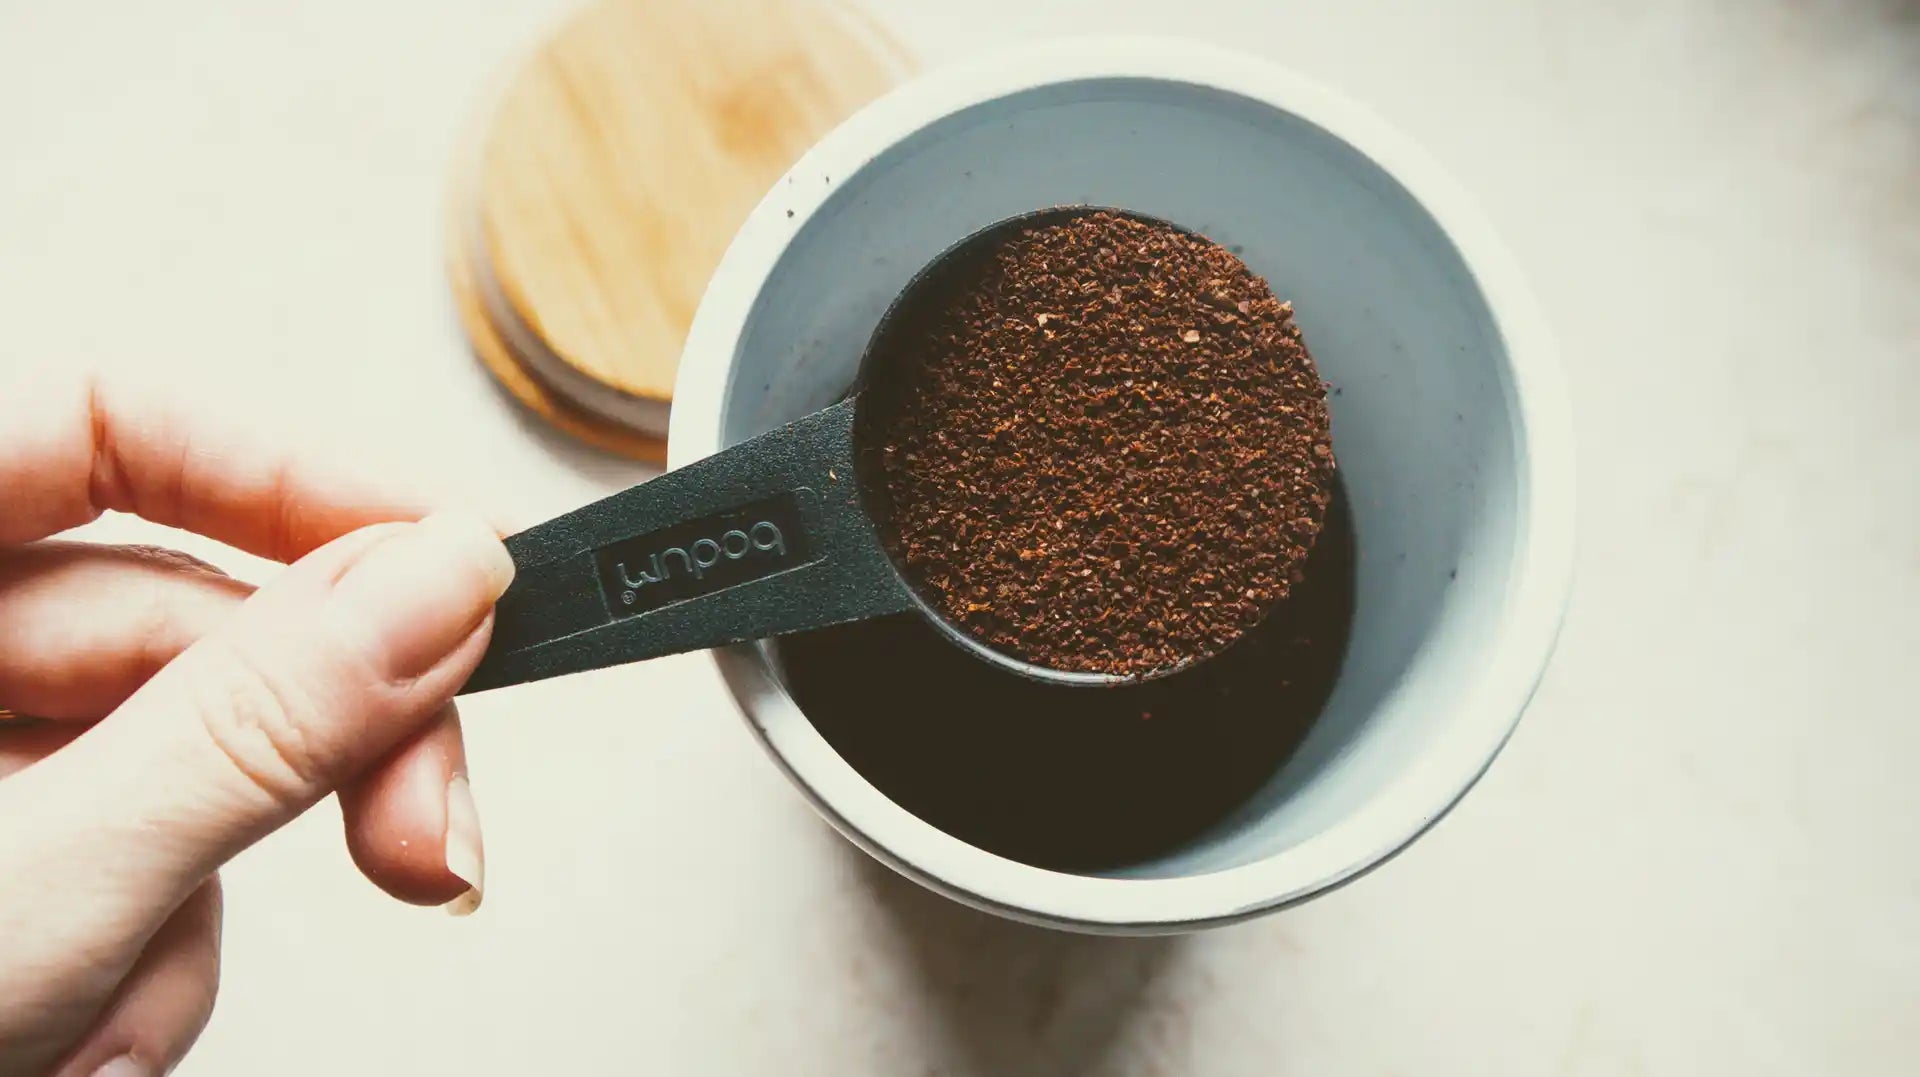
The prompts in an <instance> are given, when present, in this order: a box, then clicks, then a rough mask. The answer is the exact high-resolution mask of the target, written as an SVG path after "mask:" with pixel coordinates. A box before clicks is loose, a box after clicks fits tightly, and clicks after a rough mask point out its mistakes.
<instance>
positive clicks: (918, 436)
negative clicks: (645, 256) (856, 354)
mask: <svg viewBox="0 0 1920 1077" xmlns="http://www.w3.org/2000/svg"><path fill="white" fill-rule="evenodd" d="M936 274H937V276H936V277H935V278H933V279H931V280H929V281H927V282H926V284H925V285H924V286H923V287H921V288H919V289H916V291H915V292H914V294H913V295H912V296H910V297H909V298H908V300H907V301H906V304H907V305H906V306H905V307H904V308H903V309H902V310H900V311H899V312H897V314H896V316H895V318H894V319H893V321H892V322H891V323H890V324H889V328H888V330H887V332H886V333H885V334H884V335H883V337H882V339H880V340H878V341H876V342H875V347H876V350H877V351H876V354H875V355H874V357H873V365H872V369H873V371H874V374H873V376H872V381H871V383H870V384H869V385H868V386H867V388H866V393H867V394H868V395H867V396H866V397H865V398H864V400H863V403H862V406H861V429H860V433H859V438H860V445H861V453H860V457H859V459H860V466H861V467H862V469H863V472H864V474H863V476H862V487H863V489H865V490H866V491H868V498H869V508H870V509H871V511H872V512H873V513H874V516H875V518H876V519H877V520H878V521H879V522H880V526H881V530H882V533H883V536H884V537H885V539H886V540H887V542H888V543H889V545H890V547H891V549H892V550H893V553H894V556H895V557H896V558H897V559H898V560H899V561H900V563H901V565H902V567H903V568H904V569H905V570H906V573H907V575H908V577H909V578H910V579H911V580H912V581H913V582H914V584H915V586H916V587H917V588H918V589H919V590H920V591H921V594H922V596H923V597H924V598H925V599H926V600H927V601H928V602H929V604H930V605H932V606H933V607H934V608H935V609H937V610H938V611H939V612H940V613H942V614H943V615H944V616H945V617H946V618H947V619H948V620H949V621H951V622H952V623H954V624H956V625H959V626H961V627H962V628H963V629H964V630H966V631H968V632H970V633H972V634H973V635H974V636H975V637H976V638H978V639H980V640H982V641H984V642H986V643H988V644H989V645H991V646H993V647H995V648H996V649H998V650H1000V651H1002V652H1003V653H1007V654H1010V655H1013V656H1015V657H1018V658H1022V659H1024V660H1026V661H1029V662H1032V663H1034V664H1037V665H1041V666H1047V667H1050V668H1053V669H1060V670H1074V671H1089V672H1101V673H1114V674H1141V673H1149V672H1154V671H1158V670H1164V669H1166V668H1168V667H1173V666H1179V665H1182V664H1184V663H1186V662H1189V661H1194V660H1198V659H1201V658H1206V657H1208V656H1209V655H1212V654H1214V653H1216V652H1218V651H1220V650H1221V649H1223V648H1225V647H1226V646H1227V645H1229V644H1231V643H1232V642H1233V641H1234V640H1236V639H1238V638H1239V637H1240V635H1241V634H1242V633H1243V632H1245V631H1246V630H1247V629H1248V628H1250V627H1252V626H1253V625H1254V624H1256V623H1258V622H1259V621H1260V619H1261V617H1262V616H1263V615H1265V613H1266V611H1267V610H1268V609H1269V608H1271V607H1272V606H1273V604H1274V603H1275V602H1277V601H1278V600H1280V599H1281V598H1283V597H1285V596H1286V594H1287V593H1288V590H1289V588H1290V587H1291V586H1292V585H1293V584H1295V583H1296V582H1298V580H1299V579H1300V573H1301V565H1302V563H1303V562H1304V561H1305V559H1306V557H1307V555H1308V552H1309V551H1310V550H1311V549H1312V548H1313V545H1314V539H1315V537H1316V535H1317V534H1318V532H1319V530H1320V527H1321V523H1322V520H1323V518H1324V516H1325V513H1326V509H1327V503H1328V498H1329V490H1330V488H1331V485H1332V479H1333V466H1334V465H1333V450H1332V447H1331V443H1330V441H1329V430H1328V417H1327V407H1326V397H1325V391H1324V387H1323V386H1322V384H1321V382H1320V378H1319V375H1318V373H1317V372H1316V370H1315V368H1314V365H1313V361H1312V359H1311V358H1309V356H1308V354H1307V350H1306V348H1305V346H1304V345H1303V343H1302V341H1301V334H1300V330H1299V328H1298V327H1297V326H1295V324H1294V322H1293V312H1292V308H1291V307H1290V306H1289V305H1288V304H1284V303H1281V302H1280V301H1279V300H1278V299H1276V298H1275V297H1274V295H1273V292H1272V291H1271V289H1269V288H1268V286H1267V284H1266V282H1265V281H1263V280H1261V279H1260V278H1259V277H1257V276H1255V275H1254V274H1253V273H1252V272H1251V271H1250V270H1248V268H1247V267H1246V265H1245V264H1244V263H1242V262H1241V261H1240V260H1239V259H1238V258H1236V257H1235V256H1234V255H1233V254H1232V253H1230V252H1229V251H1227V250H1226V249H1225V248H1223V247H1220V246H1218V245H1217V244H1214V243H1211V242H1208V241H1207V240H1204V239H1201V238H1199V237H1197V236H1192V235H1189V234H1186V233H1183V232H1180V231H1178V230H1175V229H1172V228H1169V227H1166V226H1164V225H1159V224H1154V223H1148V222H1143V221H1139V220H1135V219H1132V218H1129V217H1124V216H1119V215H1116V214H1112V213H1104V212H1102V213H1091V214H1086V215H1081V216H1075V217H1068V218H1064V219H1060V218H1051V219H1049V220H1047V221H1046V222H1043V223H1039V224H1036V225H1033V226H1029V227H1027V228H1025V229H1021V230H1017V231H1015V232H1013V233H1012V234H1010V235H1009V236H1007V237H1004V238H1001V239H999V240H997V241H995V242H994V243H993V244H992V245H990V246H989V247H988V248H986V249H984V250H980V251H978V252H974V253H973V254H972V255H970V256H967V257H962V258H956V259H953V260H951V261H950V262H949V263H947V264H944V265H942V266H941V267H939V269H938V270H936Z"/></svg>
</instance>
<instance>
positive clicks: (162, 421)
mask: <svg viewBox="0 0 1920 1077" xmlns="http://www.w3.org/2000/svg"><path fill="white" fill-rule="evenodd" d="M0 494H3V495H4V496H0V545H6V544H15V543H24V542H33V541H35V540H38V539H43V538H46V537H47V536H49V535H53V534H56V533H58V532H61V531H65V530H67V529H68V528H72V527H78V526H80V525H81V524H84V523H88V522H90V521H92V520H93V519H94V518H96V517H98V516H99V515H100V514H101V513H103V512H106V511H108V510H113V511H118V512H131V513H136V514H138V515H140V516H142V517H145V518H146V519H148V520H151V521H153V522H154V523H157V524H163V525H165V526H168V527H179V528H184V529H186V530H189V531H195V532H198V533H200V534H202V535H205V536H207V537H208V538H212V539H216V540H218V541H220V542H224V543H226V544H227V545H229V546H234V547H237V548H239V549H242V550H245V551H247V552H248V553H251V554H255V555H258V556H260V557H267V558H271V559H273V560H275V561H293V560H295V559H297V558H299V557H301V556H302V555H304V554H307V553H309V552H311V551H313V550H315V549H317V548H318V547H320V546H323V545H325V544H326V543H328V542H331V541H332V540H334V539H336V538H339V537H340V536H341V535H344V534H346V533H347V532H349V531H354V530H357V529H358V528H361V527H364V526H367V525H368V524H374V523H385V522H389V521H394V520H417V519H419V518H420V517H422V516H424V515H426V514H427V511H428V506H426V505H425V504H423V503H421V501H420V500H419V499H417V498H414V497H410V496H407V495H405V494H401V493H399V492H396V491H387V490H382V489H379V488H377V487H375V486H373V485H370V484H368V483H365V482H363V481H361V480H357V479H354V478H350V477H347V476H344V475H339V474H334V473H331V471H330V469H329V468H327V467H326V466H325V465H324V464H322V463H320V462H318V461H314V460H311V459H303V458H299V457H296V456H295V455H293V454H292V453H291V452H289V451H288V450H286V449H285V448H284V447H282V446H275V445H271V444H267V443H264V442H261V441H255V440H250V439H248V438H247V437H245V436H243V435H241V434H239V433H238V432H236V431H234V430H231V429H228V428H226V427H225V426H224V425H223V424H221V423H220V422H218V421H216V420H215V419H213V418H212V417H211V416H207V415H199V414H195V413H194V412H193V410H192V409H190V408H187V407H185V406H183V405H181V404H178V403H175V402H172V401H169V400H167V399H166V398H165V397H164V396H162V395H159V394H156V393H152V392H146V391H134V390H132V389H129V388H123V387H121V385H120V384H119V383H117V382H109V381H108V380H106V379H103V378H100V377H97V376H66V375H51V376H42V377H41V378H39V379H38V380H33V381H29V382H28V383H26V384H25V385H22V386H16V387H14V388H11V389H7V388H0Z"/></svg>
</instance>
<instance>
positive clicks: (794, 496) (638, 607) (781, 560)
mask: <svg viewBox="0 0 1920 1077" xmlns="http://www.w3.org/2000/svg"><path fill="white" fill-rule="evenodd" d="M804 492H805V491H795V492H794V493H789V494H781V495H779V496H778V497H771V498H767V499H765V500H762V501H756V502H753V503H752V504H747V505H742V506H740V507H739V508H736V509H729V510H727V511H725V512H720V513H715V514H713V515H711V516H703V517H701V518H700V519H697V520H690V521H688V522H686V523H684V524H679V525H676V526H674V527H670V528H666V529H664V530H660V531H654V532H650V533H648V534H645V535H639V536H636V537H634V538H630V539H623V540H621V541H620V542H616V543H613V544H611V545H608V546H604V547H601V548H600V549H599V550H598V551H596V554H595V558H596V560H597V561H598V562H599V569H600V583H601V587H602V589H603V590H604V592H605V594H606V598H607V608H608V609H609V610H610V611H611V612H612V613H613V614H614V615H615V616H631V615H634V614H641V613H647V612H650V611H652V610H657V609H659V608H661V607H662V606H668V605H672V604H673V603H675V602H684V601H686V600H687V599H690V598H698V597H700V596H702V595H708V594H712V593H714V592H716V591H722V590H725V589H726V588H729V587H737V586H739V585H740V584H743V583H751V582H753V581H754V580H758V579H762V578H764V577H767V576H771V575H773V574H775V573H778V572H785V571H786V570H788V569H790V568H797V567H799V566H800V565H803V564H806V563H808V562H809V561H811V560H813V559H814V558H813V555H812V550H811V548H810V544H809V543H808V542H807V538H806V534H805V532H804V530H803V527H804V522H803V518H802V515H801V511H800V503H799V496H800V494H802V493H804Z"/></svg>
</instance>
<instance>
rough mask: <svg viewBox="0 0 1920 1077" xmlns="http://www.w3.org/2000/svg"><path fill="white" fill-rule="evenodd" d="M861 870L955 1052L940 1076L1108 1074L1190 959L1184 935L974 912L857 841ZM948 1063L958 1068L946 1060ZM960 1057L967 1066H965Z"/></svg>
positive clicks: (908, 973) (934, 1064)
mask: <svg viewBox="0 0 1920 1077" xmlns="http://www.w3.org/2000/svg"><path fill="white" fill-rule="evenodd" d="M841 848H842V855H845V856H848V857H851V858H853V859H854V860H856V861H857V862H858V863H857V864H856V866H855V868H854V874H855V875H856V876H857V877H858V879H859V882H860V885H861V887H862V888H863V889H864V890H866V891H867V893H868V894H869V895H870V896H871V897H872V899H873V904H874V906H875V907H876V908H877V909H878V910H879V912H880V913H881V914H882V915H883V916H884V917H885V918H886V920H887V921H888V922H887V923H886V924H885V925H884V926H885V927H886V928H890V929H891V930H893V931H894V932H896V933H897V934H898V936H899V938H900V941H901V945H900V946H899V947H898V948H897V953H899V954H900V955H902V957H901V960H903V961H904V962H906V963H908V964H910V965H911V966H912V967H911V968H909V969H904V970H902V972H903V976H904V977H905V978H908V979H910V980H912V981H917V986H918V987H919V988H920V995H921V996H922V999H923V1008H924V1010H925V1011H926V1013H927V1019H928V1020H929V1021H930V1022H937V1027H934V1028H930V1029H929V1030H928V1032H929V1033H930V1038H931V1040H932V1041H933V1042H937V1043H940V1044H942V1045H943V1047H944V1052H943V1055H944V1059H929V1060H928V1062H929V1066H928V1069H927V1070H926V1072H927V1073H929V1074H939V1075H940V1077H971V1075H974V1074H979V1075H983V1077H984V1075H993V1077H1026V1075H1029V1074H1031V1075H1035V1077H1040V1075H1045V1077H1068V1075H1073V1074H1091V1073H1096V1072H1100V1071H1102V1070H1103V1068H1104V1066H1103V1063H1105V1062H1106V1061H1108V1060H1109V1059H1111V1058H1114V1057H1116V1056H1117V1054H1118V1051H1119V1049H1120V1044H1121V1041H1122V1040H1123V1039H1124V1038H1125V1036H1126V1032H1127V1029H1128V1028H1129V1026H1130V1025H1131V1024H1133V1023H1134V1021H1135V1019H1136V1018H1138V1017H1141V1016H1143V1015H1144V1014H1146V1013H1147V1012H1148V1010H1149V1009H1150V1005H1149V1004H1150V1003H1151V1001H1152V999H1153V997H1154V995H1155V993H1156V992H1155V986H1156V984H1157V983H1158V982H1159V981H1160V980H1161V979H1162V978H1163V977H1164V976H1165V975H1166V974H1167V973H1168V971H1169V970H1170V969H1172V968H1173V967H1174V966H1175V965H1176V964H1177V963H1178V962H1179V961H1180V960H1181V959H1182V954H1183V952H1184V950H1185V948H1186V944H1187V941H1188V940H1187V939H1185V938H1182V937H1177V936H1174V937H1165V936H1163V937H1156V938H1109V937H1103V936H1094V935H1075V934H1069V933H1066V932H1061V931H1050V930H1047V929H1045V928H1038V927H1030V926H1028V925H1026V924H1020V923H1015V922H1013V921H1011V920H1003V919H1000V918H999V917H996V916H991V915H988V914H987V913H983V912H979V911H977V910H974V909H971V908H968V907H967V906H964V905H961V904H959V903H958V902H955V901H951V900H949V899H947V898H945V897H942V896H940V895H939V894H935V893H933V892H932V891H929V890H927V889H925V888H924V887H922V886H920V885H919V884H917V883H914V882H912V881H911V880H909V879H906V878H904V877H902V876H900V875H899V874H897V873H895V872H894V871H893V870H892V869H890V868H888V867H886V866H885V865H883V864H881V863H879V862H878V861H876V860H874V859H873V858H872V857H870V856H868V855H867V854H866V853H864V852H862V851H860V850H859V849H857V848H855V847H853V846H852V845H851V844H847V843H841ZM942 1060H944V1061H946V1062H947V1063H949V1064H947V1065H941V1064H939V1062H940V1061H942ZM954 1063H957V1064H958V1065H959V1066H960V1067H961V1068H957V1069H956V1068H954V1065H953V1064H954Z"/></svg>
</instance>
